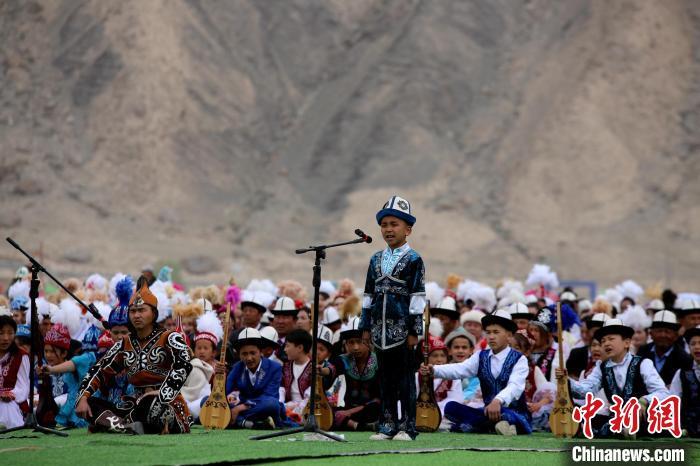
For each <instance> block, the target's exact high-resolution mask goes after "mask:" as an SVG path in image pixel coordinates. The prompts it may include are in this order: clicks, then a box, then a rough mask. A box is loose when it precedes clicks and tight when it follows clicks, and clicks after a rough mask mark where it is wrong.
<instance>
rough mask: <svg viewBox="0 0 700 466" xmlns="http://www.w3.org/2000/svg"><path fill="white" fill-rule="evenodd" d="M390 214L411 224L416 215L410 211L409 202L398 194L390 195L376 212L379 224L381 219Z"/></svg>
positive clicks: (413, 222)
mask: <svg viewBox="0 0 700 466" xmlns="http://www.w3.org/2000/svg"><path fill="white" fill-rule="evenodd" d="M390 215H391V216H392V217H396V218H400V219H401V220H403V221H405V222H406V223H408V224H409V225H411V226H413V225H414V224H415V223H416V217H414V216H413V213H412V211H411V204H410V203H409V202H408V201H407V200H406V199H404V198H402V197H399V196H391V198H390V199H389V200H388V201H386V204H384V206H383V207H382V208H381V210H380V211H379V212H377V223H379V224H381V223H382V219H383V218H384V217H388V216H390Z"/></svg>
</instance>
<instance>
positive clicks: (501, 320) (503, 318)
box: [481, 309, 518, 332]
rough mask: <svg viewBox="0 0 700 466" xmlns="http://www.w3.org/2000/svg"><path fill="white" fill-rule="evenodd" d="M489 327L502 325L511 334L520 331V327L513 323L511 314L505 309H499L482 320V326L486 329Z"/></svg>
mask: <svg viewBox="0 0 700 466" xmlns="http://www.w3.org/2000/svg"><path fill="white" fill-rule="evenodd" d="M489 325H500V326H501V327H503V328H504V329H506V330H508V331H509V332H515V331H516V330H518V326H517V325H516V324H515V322H513V319H512V318H511V316H510V312H508V311H506V310H505V309H498V310H496V311H493V313H492V314H486V315H485V316H484V317H483V318H482V319H481V326H482V327H483V328H484V330H485V329H486V327H488V326H489Z"/></svg>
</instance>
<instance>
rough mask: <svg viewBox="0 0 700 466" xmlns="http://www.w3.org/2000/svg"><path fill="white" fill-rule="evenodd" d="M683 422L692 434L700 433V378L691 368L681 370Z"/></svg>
mask: <svg viewBox="0 0 700 466" xmlns="http://www.w3.org/2000/svg"><path fill="white" fill-rule="evenodd" d="M681 386H682V387H683V394H682V396H681V423H682V425H683V428H684V429H688V432H689V433H690V435H693V436H698V435H700V380H698V377H697V376H696V375H695V371H694V370H693V369H692V368H690V369H686V370H684V371H681Z"/></svg>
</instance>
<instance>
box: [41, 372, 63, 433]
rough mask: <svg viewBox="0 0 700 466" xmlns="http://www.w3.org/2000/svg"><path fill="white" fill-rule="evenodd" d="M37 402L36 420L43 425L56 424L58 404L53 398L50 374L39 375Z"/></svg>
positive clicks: (52, 425) (50, 425) (51, 425)
mask: <svg viewBox="0 0 700 466" xmlns="http://www.w3.org/2000/svg"><path fill="white" fill-rule="evenodd" d="M37 388H38V390H37V392H38V393H39V403H38V404H37V407H36V419H37V422H38V423H39V424H40V425H42V426H44V427H54V426H55V425H56V415H57V414H58V405H56V400H54V398H53V382H52V381H51V376H50V375H48V374H46V375H41V376H39V386H38V387H37Z"/></svg>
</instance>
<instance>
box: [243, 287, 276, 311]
mask: <svg viewBox="0 0 700 466" xmlns="http://www.w3.org/2000/svg"><path fill="white" fill-rule="evenodd" d="M274 300H275V297H274V296H273V295H271V294H270V293H268V292H267V291H262V290H257V291H255V290H243V293H242V295H241V308H244V307H246V306H250V307H253V308H255V309H257V310H258V311H260V313H262V314H264V313H265V311H267V307H268V306H269V305H270V304H272V301H274Z"/></svg>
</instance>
